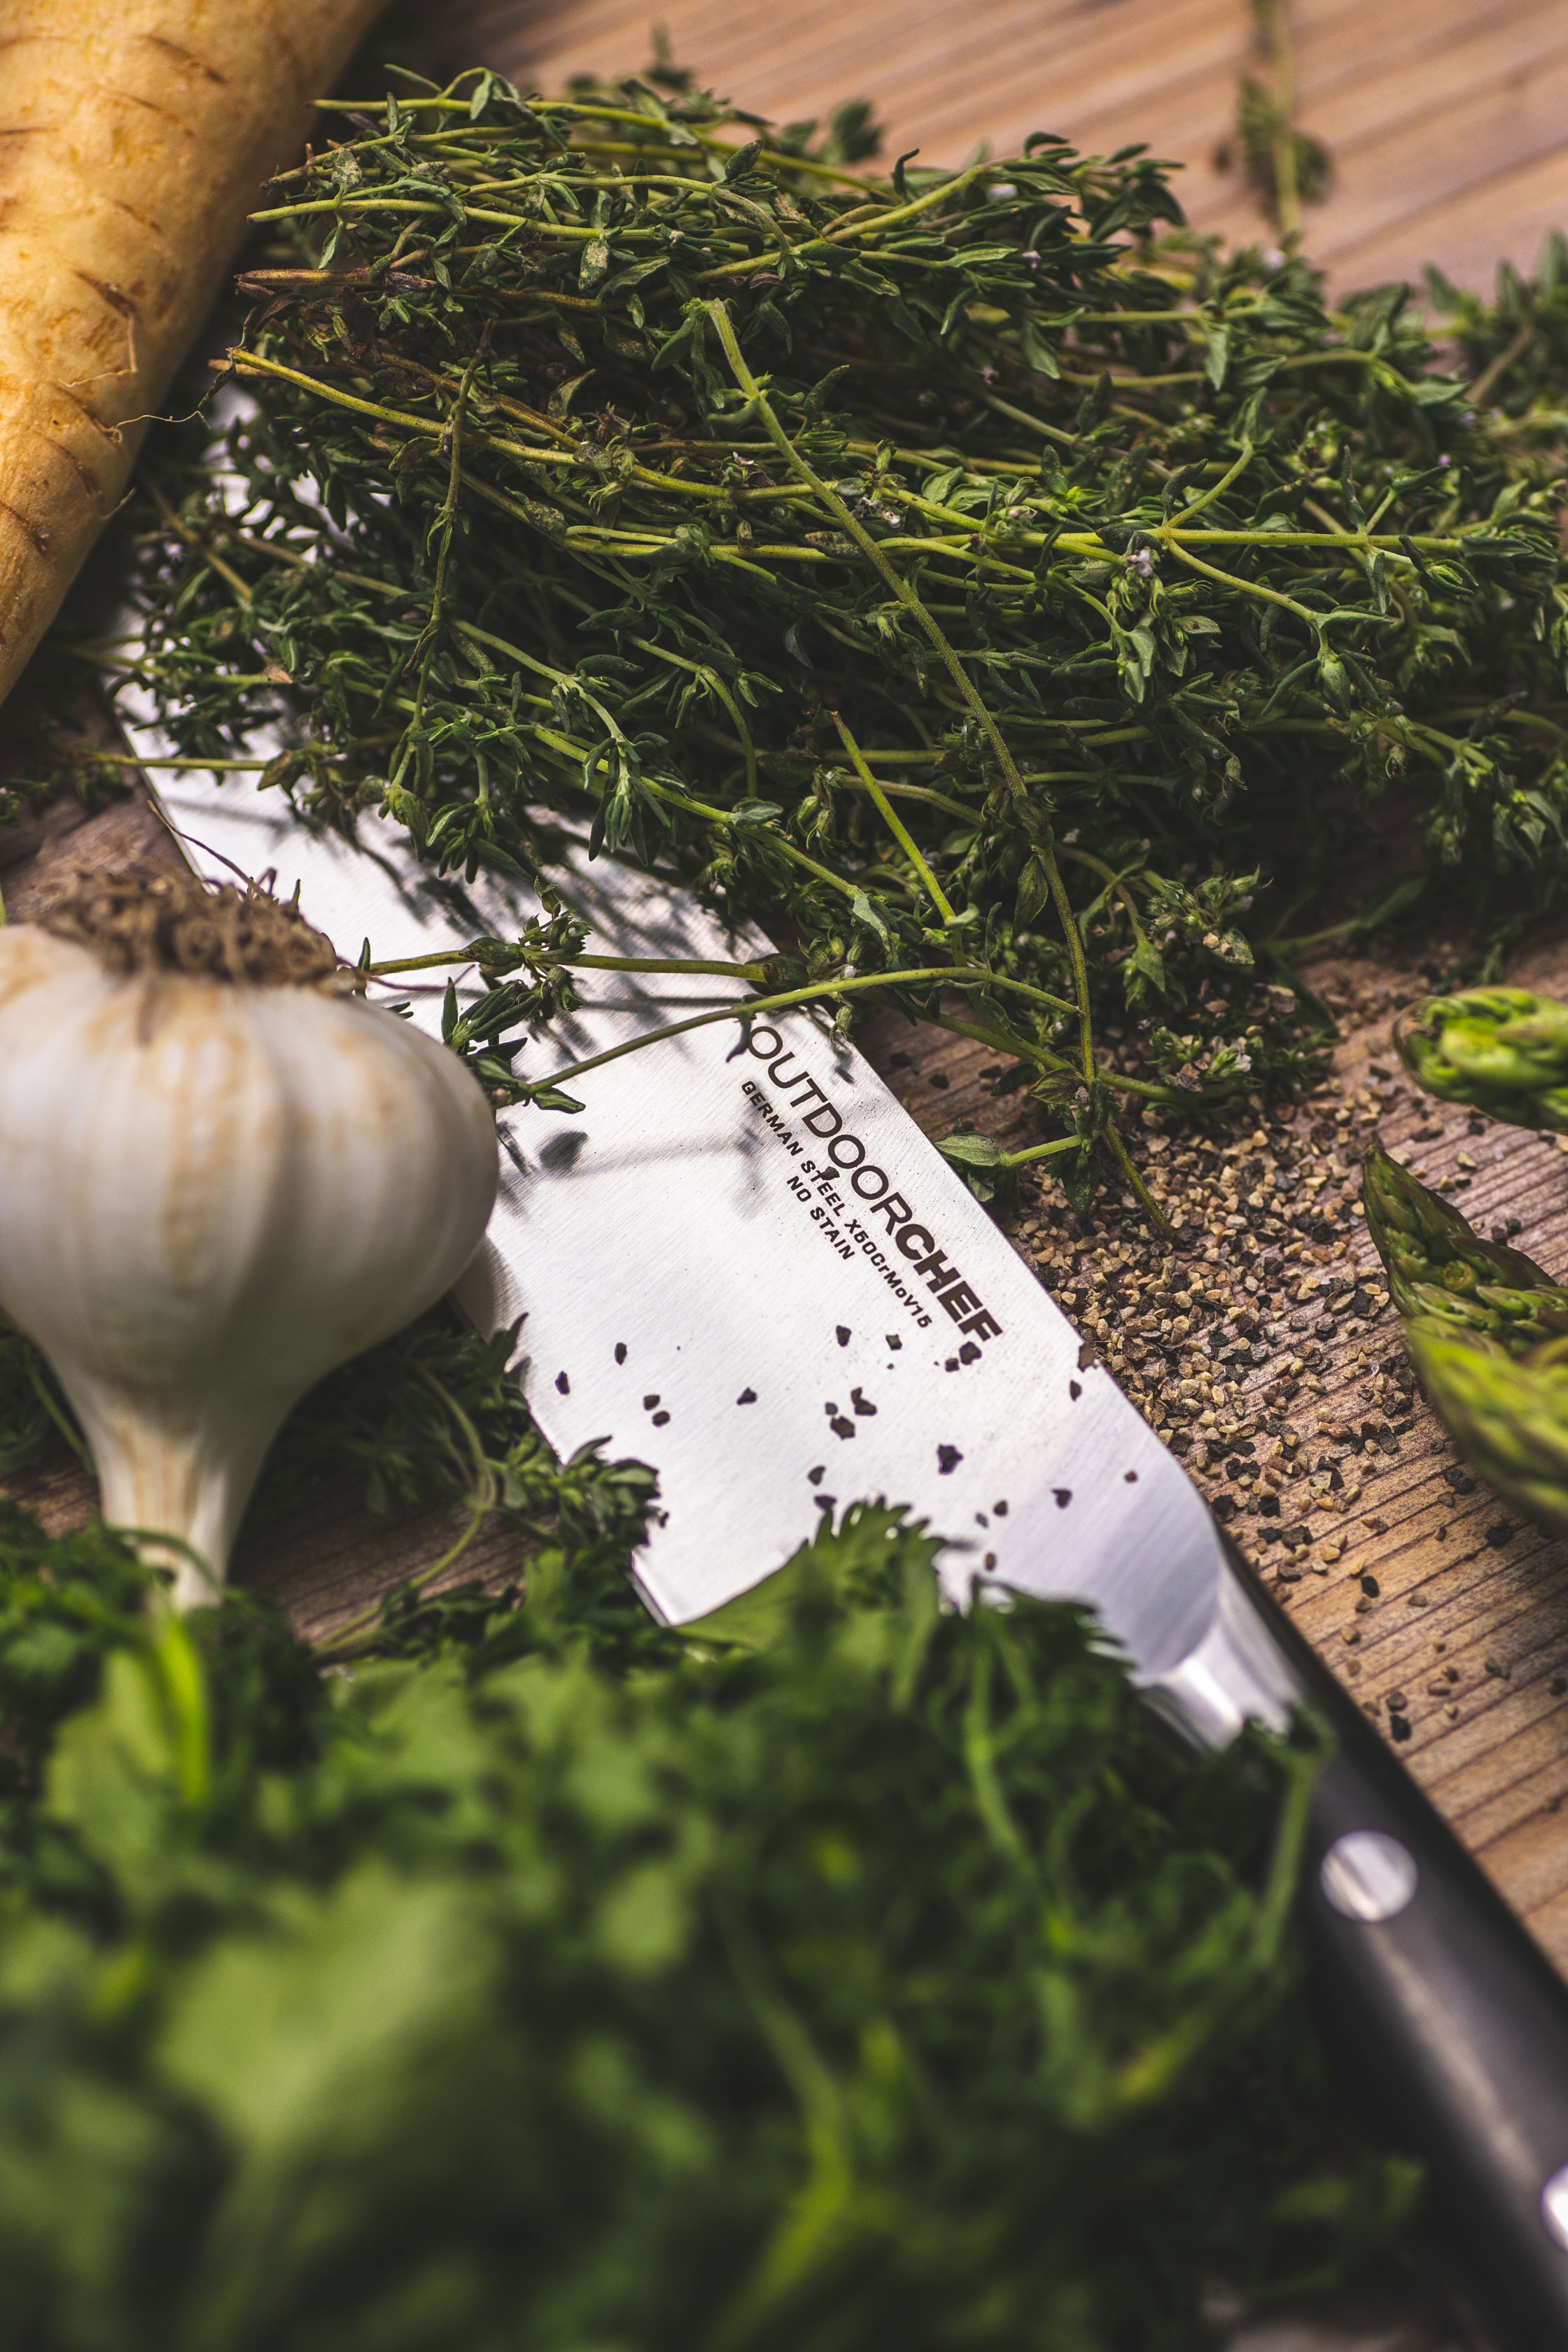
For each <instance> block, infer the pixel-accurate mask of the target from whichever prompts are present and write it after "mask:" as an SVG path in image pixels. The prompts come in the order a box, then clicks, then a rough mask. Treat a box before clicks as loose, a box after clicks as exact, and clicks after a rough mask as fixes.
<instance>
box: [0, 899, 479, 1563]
mask: <svg viewBox="0 0 1568 2352" xmlns="http://www.w3.org/2000/svg"><path fill="white" fill-rule="evenodd" d="M46 923H47V928H39V927H37V926H33V925H26V926H14V927H12V928H10V929H5V930H0V1306H3V1307H4V1308H5V1312H6V1313H7V1314H8V1315H10V1316H11V1317H12V1318H13V1319H14V1320H15V1321H16V1323H18V1324H19V1325H20V1326H21V1328H22V1329H23V1330H25V1331H26V1332H28V1333H29V1334H30V1335H31V1337H32V1338H33V1339H36V1340H37V1342H38V1344H39V1346H40V1347H42V1349H44V1351H45V1353H46V1355H47V1357H48V1359H49V1361H50V1363H51V1364H52V1365H53V1367H54V1370H55V1371H56V1374H57V1375H58V1379H59V1381H60V1384H61V1386H62V1387H63V1389H64V1390H65V1391H66V1394H67V1395H68V1397H69V1399H70V1402H71V1403H72V1405H73V1407H74V1408H75V1410H76V1412H77V1413H78V1415H79V1418H80V1421H81V1424H82V1427H83V1429H84V1430H85V1432H86V1433H87V1437H88V1440H89V1444H90V1445H91V1448H92V1454H93V1459H94V1462H95V1463H96V1465H97V1468H98V1474H99V1478H100V1486H101V1490H102V1506H103V1516H104V1517H105V1519H106V1521H108V1522H109V1523H110V1525H111V1526H117V1527H123V1528H132V1529H135V1530H138V1531H139V1532H145V1531H149V1530H155V1531H157V1532H159V1533H163V1534H167V1535H172V1536H175V1537H179V1538H183V1540H184V1543H185V1544H187V1545H189V1546H190V1547H191V1549H192V1550H194V1551H195V1553H196V1554H198V1555H199V1557H200V1559H201V1560H202V1561H204V1562H205V1567H206V1570H207V1571H208V1573H207V1574H205V1575H204V1574H203V1573H202V1571H201V1570H200V1569H199V1568H197V1567H196V1566H195V1565H194V1564H193V1563H192V1562H191V1560H190V1559H189V1558H188V1557H186V1556H185V1555H184V1554H183V1553H182V1552H181V1551H180V1550H179V1549H178V1548H177V1547H175V1546H164V1547H163V1548H162V1549H161V1550H160V1549H159V1548H158V1547H157V1546H156V1545H146V1544H144V1545H143V1547H142V1549H143V1552H144V1555H145V1556H148V1557H152V1558H158V1559H164V1560H166V1561H167V1562H168V1564H169V1565H170V1566H172V1567H174V1570H175V1580H174V1600H175V1602H176V1604H177V1605H179V1606H182V1607H189V1606H190V1605H191V1604H192V1603H193V1602H195V1601H199V1600H202V1599H204V1598H208V1597H210V1594H211V1589H212V1586H213V1585H214V1584H215V1583H216V1582H217V1581H219V1580H221V1579H222V1578H223V1576H224V1574H225V1572H226V1568H227V1563H228V1555H229V1550H230V1547H231V1545H232V1543H233V1540H234V1535H235V1530H236V1528H237V1525H238V1522H239V1517H240V1514H241V1512H242V1511H243V1509H244V1507H245V1504H246V1500H247V1496H249V1493H250V1490H251V1487H252V1486H253V1485H254V1483H255V1479H256V1475H257V1473H258V1470H259V1469H260V1466H261V1462H262V1458H263V1456H264V1455H265V1454H266V1452H267V1448H268V1445H269V1444H270V1443H271V1441H272V1438H273V1437H274V1435H275V1434H276V1433H277V1431H278V1428H279V1424H280V1423H281V1422H282V1421H283V1419H284V1416H285V1415H286V1414H287V1412H289V1408H290V1406H291V1405H293V1404H294V1403H295V1402H297V1401H298V1399H299V1398H300V1396H302V1395H303V1393H304V1392H305V1391H306V1390H307V1389H308V1388H310V1386H311V1385H312V1383H313V1382H315V1381H318V1380H320V1379H321V1377H322V1375H323V1374H324V1373H326V1372H328V1371H330V1370H331V1369H332V1367H333V1366H334V1365H336V1364H339V1363H341V1362H342V1361H343V1360H344V1359H345V1358H346V1357H349V1356H352V1355H353V1354H355V1353H357V1352H358V1350H359V1349H363V1348H366V1347H369V1346H371V1345H372V1344H373V1343H374V1341H376V1340H378V1339H385V1338H386V1337H387V1336H388V1335H389V1334H390V1333H391V1332H393V1331H395V1330H396V1329H397V1328H399V1327H400V1326H401V1325H402V1324H404V1323H405V1322H407V1321H408V1319H409V1318H411V1317H412V1316H414V1315H416V1314H418V1313H419V1312H420V1311H421V1310H422V1309H423V1308H424V1307H428V1306H430V1305H431V1304H432V1302H433V1301H434V1300H435V1299H437V1298H438V1297H440V1295H441V1293H442V1292H443V1291H444V1290H446V1289H447V1286H449V1285H450V1284H451V1283H452V1282H453V1281H454V1280H455V1279H456V1277H457V1276H458V1274H460V1273H461V1271H462V1269H463V1267H464V1265H466V1264H467V1263H468V1259H469V1257H470V1256H471V1255H473V1252H474V1250H475V1248H476V1247H477V1246H478V1244H479V1239H480V1237H481V1235H482V1234H483V1233H484V1229H485V1224H486V1221H487V1219H488V1218H489V1212H490V1207H491V1203H492V1202H493V1200H494V1196H495V1185H496V1139H495V1127H494V1122H493V1119H492V1118H491V1115H490V1111H489V1106H488V1105H487V1103H486V1101H485V1099H484V1097H483V1095H482V1093H481V1092H480V1089H479V1087H478V1086H477V1085H476V1084H475V1082H474V1080H473V1079H472V1077H470V1076H469V1075H468V1072H467V1071H466V1070H464V1069H463V1068H462V1066H461V1065H460V1064H459V1063H458V1061H457V1059H456V1058H455V1057H454V1055H451V1054H450V1053H448V1052H447V1050H446V1048H445V1047H443V1046H441V1045H437V1044H435V1043H434V1042H433V1041H432V1040H431V1039H430V1038H428V1037H426V1036H424V1035H422V1034H420V1032H419V1031H417V1030H416V1029H415V1028H413V1027H412V1026H411V1025H410V1024H408V1023H406V1022H405V1021H402V1020H399V1019H398V1018H397V1017H396V1015H395V1014H393V1013H387V1012H384V1011H382V1010H380V1009H379V1008H375V1007H373V1006H370V1005H367V1004H366V1003H363V1000H361V999H360V998H358V997H356V996H354V995H353V994H351V993H348V992H346V985H345V977H344V975H343V974H342V973H341V971H339V970H338V967H337V963H336V959H335V957H334V956H333V954H332V951H331V947H330V946H329V945H328V943H327V942H326V941H325V940H321V938H320V936H319V934H317V933H315V932H313V931H311V930H310V929H308V927H307V926H306V925H305V924H304V923H303V922H301V921H300V919H299V918H298V916H297V915H295V914H294V912H293V910H292V909H291V908H285V907H280V906H279V905H278V904H277V902H276V901H274V900H271V899H269V898H265V897H264V896H262V895H261V894H260V893H257V892H250V893H247V894H245V895H243V896H242V894H240V893H239V892H237V891H234V890H226V891H222V892H219V893H216V894H213V893H210V892H208V891H206V890H205V889H203V887H201V885H199V884H198V883H196V882H195V881H194V880H192V881H189V882H184V881H181V880H174V879H172V878H170V877H156V878H154V879H153V880H151V881H148V880H147V879H145V878H142V879H140V880H136V879H133V880H132V881H130V882H128V883H127V882H115V883H103V882H99V881H87V880H85V879H84V880H83V882H82V884H81V886H80V887H79V889H78V891H77V894H76V896H75V898H74V899H72V900H71V901H69V902H68V905H67V907H66V908H63V909H61V910H60V911H59V912H58V914H55V915H51V916H49V917H47V918H46Z"/></svg>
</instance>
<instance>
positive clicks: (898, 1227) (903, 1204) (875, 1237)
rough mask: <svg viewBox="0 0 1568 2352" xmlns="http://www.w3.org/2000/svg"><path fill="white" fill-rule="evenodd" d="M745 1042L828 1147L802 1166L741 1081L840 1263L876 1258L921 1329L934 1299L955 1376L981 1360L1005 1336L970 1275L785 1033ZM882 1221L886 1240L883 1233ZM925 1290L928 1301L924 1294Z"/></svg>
mask: <svg viewBox="0 0 1568 2352" xmlns="http://www.w3.org/2000/svg"><path fill="white" fill-rule="evenodd" d="M747 1042H748V1046H749V1050H750V1051H751V1053H752V1055H755V1056H756V1058H757V1059H758V1060H759V1061H764V1062H766V1063H767V1065H768V1083H769V1086H771V1087H772V1088H773V1092H774V1093H775V1094H776V1095H777V1096H778V1097H780V1099H781V1100H783V1101H784V1103H786V1104H787V1106H788V1108H789V1110H790V1112H791V1113H792V1115H793V1116H794V1118H795V1119H796V1121H797V1122H798V1124H799V1126H800V1127H801V1129H803V1130H804V1131H805V1134H807V1135H810V1136H812V1137H813V1138H815V1139H816V1142H817V1143H818V1145H819V1146H820V1145H826V1153H827V1159H826V1162H822V1161H819V1160H811V1159H801V1158H800V1153H801V1145H800V1144H799V1143H798V1142H797V1141H796V1140H795V1137H794V1136H793V1135H792V1134H791V1133H790V1132H789V1130H788V1129H787V1128H786V1127H785V1126H784V1121H783V1120H782V1119H781V1118H780V1117H779V1115H778V1113H777V1112H776V1111H775V1110H774V1109H773V1105H772V1103H771V1101H770V1099H769V1096H768V1093H767V1091H766V1089H765V1088H764V1087H763V1085H762V1084H761V1082H760V1081H759V1080H757V1079H755V1078H746V1079H744V1080H743V1081H742V1093H743V1094H745V1095H746V1096H747V1097H749V1098H750V1100H751V1101H752V1104H753V1106H754V1107H755V1108H756V1109H757V1110H758V1111H759V1112H760V1113H761V1114H762V1116H763V1118H764V1120H765V1121H766V1123H767V1125H768V1126H769V1127H771V1128H772V1129H773V1130H774V1132H775V1134H776V1135H777V1136H778V1138H779V1140H780V1141H781V1142H782V1143H783V1144H784V1148H785V1149H786V1150H788V1151H789V1152H790V1154H791V1156H792V1158H795V1159H797V1160H799V1167H798V1170H797V1171H795V1172H792V1174H791V1176H790V1178H789V1187H790V1190H791V1192H794V1193H795V1194H796V1196H797V1197H798V1198H799V1199H800V1200H801V1201H803V1202H805V1203H806V1204H807V1205H808V1206H809V1207H810V1210H811V1214H812V1217H813V1218H814V1220H815V1221H816V1223H817V1224H818V1225H819V1226H821V1227H822V1228H823V1230H824V1231H825V1232H826V1236H827V1238H828V1239H829V1241H830V1242H831V1243H832V1244H833V1246H834V1248H835V1249H836V1250H837V1253H838V1255H840V1256H841V1257H843V1258H846V1259H849V1260H851V1261H852V1260H853V1259H854V1256H855V1255H856V1253H857V1251H858V1252H859V1253H860V1254H861V1255H863V1256H865V1257H866V1258H867V1259H868V1262H869V1264H870V1265H872V1267H873V1268H874V1269H875V1271H876V1272H877V1273H878V1274H879V1275H880V1276H881V1277H882V1279H883V1281H884V1282H885V1283H886V1284H887V1285H888V1286H889V1289H890V1290H891V1291H892V1292H893V1294H894V1296H895V1297H896V1298H897V1299H898V1300H899V1302H900V1305H901V1306H904V1307H907V1308H908V1309H909V1311H910V1314H912V1315H913V1316H914V1318H915V1320H916V1322H917V1323H918V1324H919V1326H920V1328H921V1330H922V1331H923V1330H929V1329H930V1328H931V1313H930V1311H929V1305H928V1300H931V1299H934V1301H935V1303H936V1304H937V1305H938V1306H940V1307H942V1308H943V1309H944V1311H945V1312H946V1313H947V1314H948V1315H949V1316H950V1317H951V1318H952V1321H953V1322H954V1323H955V1324H956V1325H957V1326H958V1329H959V1332H960V1335H961V1336H962V1339H963V1346H962V1347H961V1348H960V1349H959V1351H958V1355H957V1356H956V1357H955V1358H953V1359H952V1362H951V1364H950V1367H949V1369H950V1370H956V1368H957V1365H958V1364H959V1363H960V1362H963V1363H966V1364H971V1363H974V1362H976V1361H977V1360H979V1357H980V1353H981V1349H982V1345H983V1343H984V1341H985V1340H987V1339H1000V1338H1001V1337H1002V1326H1001V1325H1000V1324H999V1323H998V1322H997V1320H996V1318H995V1317H994V1315H993V1314H992V1313H991V1312H990V1310H989V1308H988V1307H986V1306H985V1305H984V1302H983V1301H982V1299H981V1298H980V1297H979V1294H978V1293H977V1292H976V1291H975V1290H974V1289H973V1287H972V1286H971V1285H970V1284H969V1283H968V1282H967V1281H966V1280H965V1278H964V1276H963V1271H962V1269H961V1268H960V1267H959V1266H957V1265H954V1264H952V1262H951V1261H950V1260H949V1258H948V1256H947V1254H946V1252H945V1251H944V1250H943V1249H942V1246H941V1244H939V1243H938V1241H937V1239H936V1236H935V1234H933V1233H932V1232H931V1228H930V1226H929V1225H926V1224H923V1223H921V1220H920V1217H919V1215H918V1214H917V1213H916V1211H915V1209H914V1208H913V1207H912V1206H911V1204H910V1202H909V1201H907V1200H906V1199H905V1197H904V1195H903V1193H902V1192H898V1191H897V1190H895V1188H894V1185H893V1182H892V1179H891V1178H890V1177H889V1175H888V1174H887V1172H886V1171H885V1170H884V1169H881V1168H879V1167H878V1166H876V1164H875V1163H874V1162H873V1161H872V1160H871V1159H870V1158H869V1156H868V1152H867V1150H866V1146H865V1144H864V1143H863V1142H862V1141H861V1139H860V1138H859V1137H858V1135H856V1134H855V1133H854V1131H853V1129H850V1128H848V1127H847V1126H846V1124H845V1121H844V1117H843V1114H842V1113H841V1112H840V1111H839V1110H837V1108H836V1107H835V1106H834V1104H833V1103H832V1102H831V1100H830V1099H829V1097H827V1095H826V1093H825V1092H824V1090H823V1088H822V1087H820V1086H819V1085H818V1084H817V1082H816V1079H815V1078H814V1077H813V1076H811V1074H810V1072H809V1071H808V1070H806V1069H805V1067H804V1066H803V1065H802V1063H801V1061H800V1058H799V1056H798V1055H797V1054H796V1053H795V1050H794V1048H793V1047H786V1046H785V1045H784V1040H783V1038H782V1037H781V1036H780V1035H779V1033H778V1031H777V1030H776V1029H768V1028H756V1029H753V1030H752V1033H751V1035H750V1038H749V1039H748V1041H747ZM791 1065H793V1067H791ZM840 1187H842V1188H844V1189H842V1190H840V1189H839V1188H840ZM814 1193H815V1195H816V1197H815V1199H814V1198H813V1195H814ZM848 1195H853V1198H850V1197H847V1196H848ZM835 1221H836V1222H835ZM878 1223H881V1225H883V1226H884V1227H885V1228H886V1231H885V1233H879V1231H878V1230H877V1226H878ZM889 1252H895V1253H896V1254H897V1255H896V1256H894V1255H889ZM900 1260H901V1261H902V1263H901V1264H900V1262H899V1261H900ZM922 1282H923V1284H924V1286H925V1291H924V1294H922V1293H921V1290H920V1289H919V1288H918V1287H916V1285H917V1283H922Z"/></svg>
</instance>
